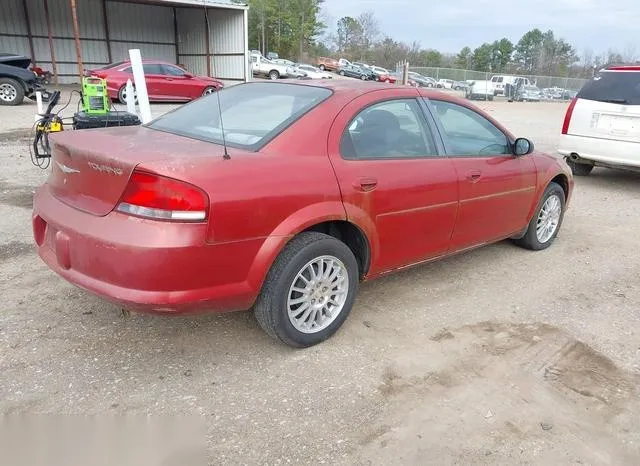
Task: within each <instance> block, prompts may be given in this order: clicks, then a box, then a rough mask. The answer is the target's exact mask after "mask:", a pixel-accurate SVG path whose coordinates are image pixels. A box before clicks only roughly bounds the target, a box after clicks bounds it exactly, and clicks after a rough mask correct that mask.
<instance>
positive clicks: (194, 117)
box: [148, 83, 331, 150]
mask: <svg viewBox="0 0 640 466" xmlns="http://www.w3.org/2000/svg"><path fill="white" fill-rule="evenodd" d="M330 95H331V90H329V89H326V88H322V87H315V86H301V85H296V84H280V83H250V84H238V85H236V86H232V87H228V88H225V89H223V90H221V91H219V92H217V93H215V94H211V95H208V96H206V97H201V98H200V99H197V100H194V101H193V102H191V103H189V104H187V105H183V106H182V107H178V108H177V109H176V110H174V111H172V112H169V113H166V114H165V115H163V116H161V117H160V118H157V119H156V120H154V121H152V122H151V123H149V124H148V127H149V128H151V129H156V130H159V131H165V132H168V133H173V134H177V135H179V136H185V137H188V138H193V139H199V140H201V141H207V142H213V143H216V144H222V142H223V140H222V128H221V127H224V136H225V138H226V142H227V145H229V146H232V147H238V148H242V149H249V150H259V149H260V148H261V147H262V146H264V145H265V144H266V143H268V142H269V141H270V140H271V139H273V138H274V137H276V136H277V135H278V134H279V133H280V132H282V131H284V129H285V128H286V127H288V126H289V125H291V124H292V123H293V122H294V121H296V120H297V119H298V118H300V117H301V116H302V115H303V114H305V113H306V112H308V111H309V110H311V109H312V108H313V107H315V106H317V105H318V104H320V103H321V102H322V101H324V100H325V99H326V98H328V97H329V96H330ZM218 97H219V98H220V106H221V108H222V125H221V124H220V116H219V113H220V112H219V110H218Z"/></svg>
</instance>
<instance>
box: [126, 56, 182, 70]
mask: <svg viewBox="0 0 640 466" xmlns="http://www.w3.org/2000/svg"><path fill="white" fill-rule="evenodd" d="M142 63H143V64H144V63H146V64H148V65H173V66H179V65H176V64H175V63H169V62H168V61H162V60H153V59H150V58H148V59H147V58H145V59H143V60H142ZM125 65H131V60H122V63H121V64H119V65H117V67H118V68H120V67H121V66H125Z"/></svg>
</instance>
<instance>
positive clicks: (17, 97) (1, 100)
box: [0, 78, 24, 106]
mask: <svg viewBox="0 0 640 466" xmlns="http://www.w3.org/2000/svg"><path fill="white" fill-rule="evenodd" d="M23 100H24V87H22V84H21V83H19V82H18V81H16V80H15V79H11V78H0V105H12V106H13V105H20V104H21V103H22V101H23Z"/></svg>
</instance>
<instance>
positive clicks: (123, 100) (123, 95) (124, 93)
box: [118, 85, 138, 105]
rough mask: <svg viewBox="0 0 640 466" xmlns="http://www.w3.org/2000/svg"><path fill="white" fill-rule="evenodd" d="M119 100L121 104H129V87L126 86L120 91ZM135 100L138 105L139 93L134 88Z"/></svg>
mask: <svg viewBox="0 0 640 466" xmlns="http://www.w3.org/2000/svg"><path fill="white" fill-rule="evenodd" d="M118 100H119V101H120V103H121V104H124V105H126V104H127V86H126V85H124V86H122V87H121V88H120V89H119V90H118ZM133 100H134V102H135V103H136V104H137V103H138V93H137V92H136V88H135V87H134V88H133Z"/></svg>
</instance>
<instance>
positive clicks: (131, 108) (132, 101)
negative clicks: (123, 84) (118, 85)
mask: <svg viewBox="0 0 640 466" xmlns="http://www.w3.org/2000/svg"><path fill="white" fill-rule="evenodd" d="M126 89H127V91H126V92H127V112H129V113H131V114H133V115H135V114H136V96H135V94H134V92H135V91H134V90H133V84H132V83H131V80H130V79H127V88H126Z"/></svg>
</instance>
